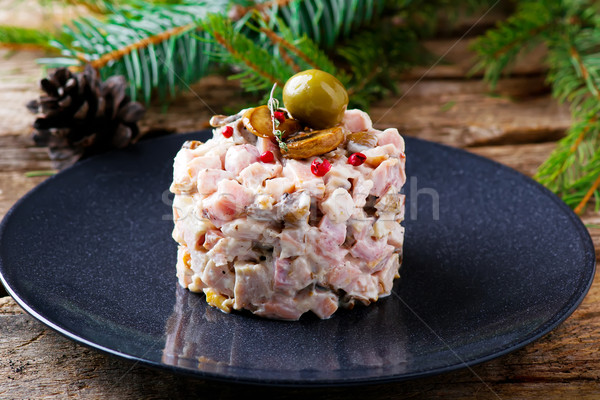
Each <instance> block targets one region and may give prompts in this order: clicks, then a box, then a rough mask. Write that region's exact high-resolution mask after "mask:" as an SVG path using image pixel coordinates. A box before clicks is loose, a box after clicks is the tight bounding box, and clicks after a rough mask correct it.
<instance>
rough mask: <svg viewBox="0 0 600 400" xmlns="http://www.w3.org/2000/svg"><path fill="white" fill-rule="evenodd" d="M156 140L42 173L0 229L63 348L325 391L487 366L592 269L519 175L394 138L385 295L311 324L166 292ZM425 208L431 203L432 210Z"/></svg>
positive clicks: (549, 205)
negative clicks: (398, 226) (396, 191)
mask: <svg viewBox="0 0 600 400" xmlns="http://www.w3.org/2000/svg"><path fill="white" fill-rule="evenodd" d="M206 137H207V132H201V133H197V134H188V135H182V136H171V137H166V138H162V139H157V140H152V141H148V142H145V143H142V144H139V145H137V146H135V147H133V148H132V149H129V150H126V151H118V152H113V153H110V154H107V155H103V156H100V157H97V158H92V159H90V160H88V161H85V162H82V163H80V164H78V165H76V166H75V167H73V168H70V169H68V170H66V171H64V172H62V173H60V174H58V175H57V176H56V177H53V178H51V179H48V180H47V181H46V182H44V183H42V184H41V185H39V186H38V187H37V188H35V189H34V190H33V191H32V192H31V193H29V194H28V195H27V196H25V197H24V198H23V199H22V200H21V201H19V202H18V203H17V204H16V205H15V206H14V207H13V209H12V210H11V211H10V212H9V213H8V214H7V215H6V217H5V219H4V221H3V222H2V225H1V227H0V235H1V236H0V273H1V277H2V281H3V283H4V285H5V286H6V288H7V290H8V291H9V293H10V294H11V295H12V296H13V297H14V298H15V300H16V301H17V302H18V303H19V304H20V305H21V306H22V307H23V308H25V310H27V311H28V312H29V313H30V314H31V315H33V316H34V317H35V318H37V319H39V320H40V321H42V322H43V323H45V324H46V325H48V326H50V327H52V328H54V329H55V330H57V331H58V332H60V333H62V334H64V335H65V336H67V337H69V338H71V339H74V340H75V341H77V342H80V343H83V344H86V345H89V346H91V347H94V348H96V349H99V350H102V351H105V352H107V353H111V354H115V355H118V356H121V357H124V358H127V359H131V360H137V361H139V362H142V363H144V364H147V365H151V366H158V367H163V368H166V369H169V370H172V371H176V372H184V373H188V374H193V375H196V376H198V377H201V378H206V379H218V380H229V381H238V382H249V383H258V384H282V385H309V386H310V385H339V384H357V383H372V382H386V381H395V380H402V379H408V378H415V377H421V376H426V375H431V374H437V373H441V372H446V371H451V370H454V369H458V368H462V367H465V366H468V365H473V364H476V363H479V362H482V361H486V360H490V359H492V358H494V357H498V356H500V355H502V354H506V353H508V352H510V351H513V350H515V349H517V348H520V347H522V346H524V345H526V344H528V343H530V342H532V341H534V340H536V339H538V338H540V337H541V336H543V335H544V334H546V333H548V332H549V331H550V330H551V329H553V328H555V327H556V326H557V325H558V324H559V323H561V322H562V321H563V320H564V319H565V318H567V317H568V316H569V315H570V314H571V313H572V312H573V311H574V310H575V308H576V307H577V306H578V305H579V303H580V302H581V301H582V299H583V297H584V296H585V294H586V292H587V290H588V288H589V286H590V284H591V282H592V279H593V275H594V269H595V256H594V248H593V245H592V241H591V240H590V237H589V235H588V233H587V230H586V229H585V227H584V226H583V225H582V223H581V222H580V220H579V219H578V218H577V217H576V216H575V215H574V214H573V213H572V212H571V211H570V210H569V209H568V208H567V207H566V206H565V205H564V204H563V203H562V202H561V201H560V200H558V199H557V198H556V197H555V196H554V195H552V194H551V193H550V192H548V191H547V190H546V189H544V188H543V187H541V186H540V185H538V184H536V183H535V182H533V181H532V180H530V179H529V178H527V177H525V176H523V175H521V174H519V173H517V172H515V171H513V170H511V169H509V168H506V167H503V166H501V165H499V164H496V163H494V162H491V161H488V160H486V159H483V158H480V157H477V156H474V155H471V154H468V153H466V152H463V151H460V150H455V149H452V148H448V147H444V146H440V145H436V144H432V143H428V142H425V141H421V140H416V139H411V138H407V140H406V144H407V154H408V158H407V159H408V176H409V177H410V179H409V181H408V182H407V184H406V188H405V193H406V195H407V200H408V202H407V218H406V221H405V223H404V224H405V226H406V243H405V251H404V254H405V255H404V263H403V265H402V268H401V274H402V278H401V279H400V280H398V281H397V282H396V285H395V289H394V294H393V295H391V296H389V297H387V298H385V299H380V301H378V302H377V303H375V304H373V305H371V306H369V307H356V308H355V309H354V310H351V311H348V310H340V311H339V312H337V313H336V314H335V315H334V316H333V317H332V318H331V319H329V320H325V321H320V320H318V319H317V318H315V317H312V316H305V317H303V318H302V319H301V320H300V321H299V322H280V321H270V320H265V319H260V318H257V317H254V316H252V315H250V314H246V313H233V314H230V315H226V314H223V313H221V312H219V311H217V310H215V309H212V308H210V307H208V306H207V305H206V304H205V302H204V299H203V296H199V295H196V294H191V293H188V292H187V291H185V290H183V289H181V288H179V287H178V285H177V283H176V279H175V258H176V257H175V256H176V245H175V243H174V242H173V240H172V239H171V228H172V221H171V219H170V214H171V209H170V205H169V203H170V200H169V196H168V192H167V189H168V187H169V184H170V181H171V173H172V160H173V156H174V155H175V153H176V152H177V150H178V149H179V148H180V146H181V144H182V143H183V141H184V140H186V139H191V138H196V139H200V140H202V139H205V138H206ZM438 205H439V207H438Z"/></svg>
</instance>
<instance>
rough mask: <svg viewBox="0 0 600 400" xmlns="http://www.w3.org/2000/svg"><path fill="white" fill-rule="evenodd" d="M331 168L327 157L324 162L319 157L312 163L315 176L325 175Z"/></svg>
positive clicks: (311, 166) (311, 168) (311, 170)
mask: <svg viewBox="0 0 600 400" xmlns="http://www.w3.org/2000/svg"><path fill="white" fill-rule="evenodd" d="M330 169H331V163H330V162H329V160H327V159H325V160H323V162H320V161H319V160H318V159H315V160H314V161H313V162H312V164H311V165H310V172H312V173H313V175H315V176H324V175H325V174H326V173H328V172H329V170H330Z"/></svg>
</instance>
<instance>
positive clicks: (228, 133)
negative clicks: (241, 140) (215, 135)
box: [223, 126, 233, 138]
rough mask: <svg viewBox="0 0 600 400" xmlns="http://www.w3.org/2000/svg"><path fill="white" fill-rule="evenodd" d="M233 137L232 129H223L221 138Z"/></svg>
mask: <svg viewBox="0 0 600 400" xmlns="http://www.w3.org/2000/svg"><path fill="white" fill-rule="evenodd" d="M232 135H233V128H232V127H230V126H226V127H225V129H223V136H225V137H226V138H230V137H231V136H232Z"/></svg>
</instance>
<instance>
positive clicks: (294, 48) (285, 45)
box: [260, 27, 319, 70]
mask: <svg viewBox="0 0 600 400" xmlns="http://www.w3.org/2000/svg"><path fill="white" fill-rule="evenodd" d="M260 31H261V32H262V33H264V34H265V35H267V37H268V38H269V40H271V42H272V43H273V44H274V45H278V46H281V47H283V49H284V52H285V49H287V50H289V51H291V52H292V53H294V54H295V55H297V56H298V57H300V58H301V59H302V60H303V61H304V62H306V64H308V65H310V66H311V67H313V68H318V67H319V66H318V65H316V64H315V62H314V61H313V60H311V59H310V58H309V57H308V56H307V55H306V54H305V53H304V52H303V51H301V50H300V49H299V48H298V47H297V46H294V45H293V44H292V43H290V42H288V41H287V40H285V39H284V38H282V37H281V36H279V35H277V34H276V33H275V32H274V31H273V30H271V29H269V28H266V27H262V28H260ZM294 66H295V67H297V69H298V70H299V69H300V67H298V66H297V65H295V64H294Z"/></svg>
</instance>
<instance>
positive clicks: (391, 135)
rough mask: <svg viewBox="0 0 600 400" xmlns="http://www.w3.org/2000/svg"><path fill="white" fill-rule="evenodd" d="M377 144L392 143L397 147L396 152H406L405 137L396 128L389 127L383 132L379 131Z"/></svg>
mask: <svg viewBox="0 0 600 400" xmlns="http://www.w3.org/2000/svg"><path fill="white" fill-rule="evenodd" d="M375 136H376V137H377V146H384V145H387V144H392V145H394V147H395V148H396V154H397V155H399V154H401V153H404V139H403V138H402V136H400V133H398V129H396V128H388V129H386V130H385V131H383V132H377V133H376V134H375Z"/></svg>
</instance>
